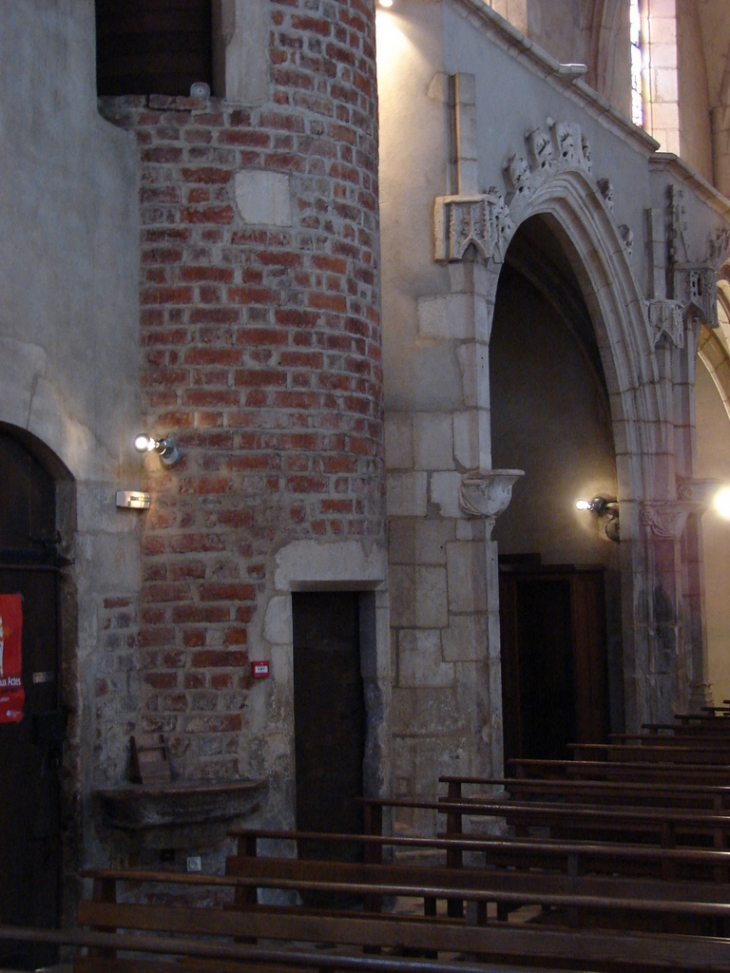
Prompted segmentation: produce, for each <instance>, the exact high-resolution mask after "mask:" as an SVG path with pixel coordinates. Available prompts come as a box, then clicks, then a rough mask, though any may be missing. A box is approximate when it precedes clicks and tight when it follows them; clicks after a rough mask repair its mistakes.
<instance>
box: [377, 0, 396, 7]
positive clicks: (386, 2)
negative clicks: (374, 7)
mask: <svg viewBox="0 0 730 973" xmlns="http://www.w3.org/2000/svg"><path fill="white" fill-rule="evenodd" d="M378 3H379V4H380V6H381V7H392V6H393V0H378Z"/></svg>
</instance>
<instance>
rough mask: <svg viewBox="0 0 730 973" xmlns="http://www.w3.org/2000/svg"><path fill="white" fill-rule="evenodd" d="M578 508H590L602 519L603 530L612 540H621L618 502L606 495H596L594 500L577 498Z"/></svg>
mask: <svg viewBox="0 0 730 973" xmlns="http://www.w3.org/2000/svg"><path fill="white" fill-rule="evenodd" d="M575 505H576V507H577V508H578V510H589V511H590V512H591V513H594V514H595V515H596V516H597V517H599V518H600V519H601V521H602V526H603V531H604V533H605V535H606V537H607V538H608V539H609V540H610V541H618V540H620V524H619V519H618V503H617V501H616V500H607V499H606V498H605V497H594V498H593V499H592V500H576V501H575Z"/></svg>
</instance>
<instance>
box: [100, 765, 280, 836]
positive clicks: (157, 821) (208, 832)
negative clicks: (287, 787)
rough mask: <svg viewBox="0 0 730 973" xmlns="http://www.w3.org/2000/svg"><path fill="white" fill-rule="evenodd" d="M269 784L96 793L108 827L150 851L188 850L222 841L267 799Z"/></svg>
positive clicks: (143, 786)
mask: <svg viewBox="0 0 730 973" xmlns="http://www.w3.org/2000/svg"><path fill="white" fill-rule="evenodd" d="M266 790H267V782H266V781H265V780H263V779H262V780H257V779H244V780H233V781H231V780H227V781H194V782H172V783H161V784H130V785H129V786H127V787H115V788H107V789H103V790H98V791H96V792H95V793H96V797H97V799H98V801H99V803H100V805H101V809H102V812H103V815H104V818H105V820H106V823H107V824H108V825H110V826H111V827H112V828H118V829H121V830H122V831H126V832H127V833H128V834H129V835H130V837H133V838H134V840H135V842H136V843H138V844H140V845H143V846H146V847H148V848H186V847H195V846H199V845H208V844H212V843H215V842H217V841H219V840H222V839H223V838H224V837H225V835H226V831H227V829H228V828H229V827H230V826H231V824H232V822H233V821H235V819H236V818H242V817H245V816H246V815H247V814H249V813H250V812H251V811H253V810H254V809H255V808H256V807H257V806H258V805H259V804H260V803H261V801H262V800H263V798H264V796H265V795H266Z"/></svg>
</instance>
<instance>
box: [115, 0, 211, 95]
mask: <svg viewBox="0 0 730 973" xmlns="http://www.w3.org/2000/svg"><path fill="white" fill-rule="evenodd" d="M212 49H213V34H212V15H211V2H210V0H96V86H97V93H98V94H99V95H185V96H186V97H187V96H189V95H190V86H191V85H192V84H193V83H194V82H196V81H204V82H206V83H207V84H208V85H212V77H213V55H212Z"/></svg>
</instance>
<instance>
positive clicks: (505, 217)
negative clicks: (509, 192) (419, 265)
mask: <svg viewBox="0 0 730 973" xmlns="http://www.w3.org/2000/svg"><path fill="white" fill-rule="evenodd" d="M515 230H516V226H515V224H514V222H513V220H512V218H511V217H510V214H509V210H508V209H507V205H506V203H505V201H504V197H503V196H502V194H501V193H499V192H497V190H496V189H490V191H489V192H488V193H482V194H477V195H473V196H438V197H437V198H436V202H435V207H434V231H435V253H434V256H435V259H436V260H451V261H454V260H463V259H464V255H465V254H466V251H467V250H468V249H469V247H470V246H474V247H475V248H476V250H477V251H478V253H480V254H481V256H482V257H483V259H484V260H491V259H495V260H497V261H498V262H500V263H501V262H502V261H503V260H504V255H505V253H506V251H507V247H508V246H509V242H510V240H511V239H512V235H513V234H514V232H515Z"/></svg>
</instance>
